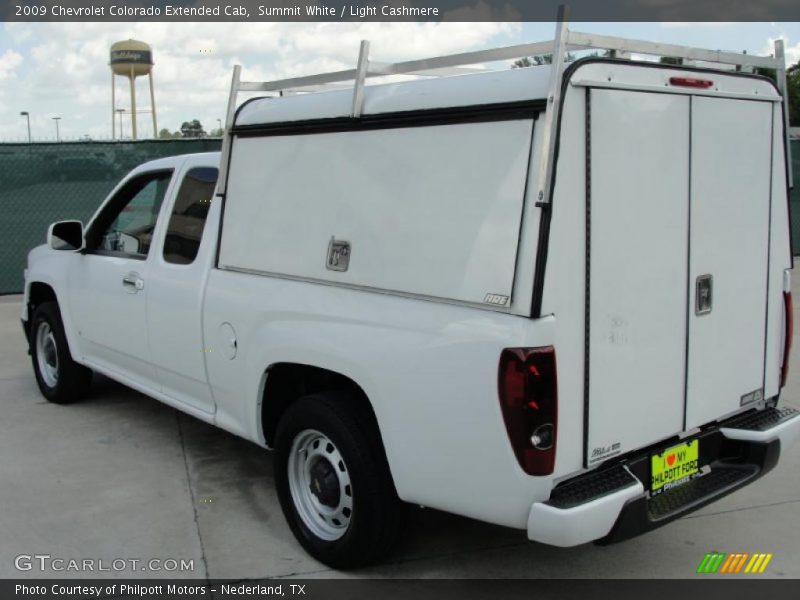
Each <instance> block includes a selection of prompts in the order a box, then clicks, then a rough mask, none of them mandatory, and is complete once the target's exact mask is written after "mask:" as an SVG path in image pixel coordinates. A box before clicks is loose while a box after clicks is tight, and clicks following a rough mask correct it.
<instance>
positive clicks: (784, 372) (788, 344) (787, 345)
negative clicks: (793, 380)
mask: <svg viewBox="0 0 800 600" xmlns="http://www.w3.org/2000/svg"><path fill="white" fill-rule="evenodd" d="M783 309H784V311H785V323H786V330H785V332H784V335H785V337H784V339H783V365H781V387H783V386H785V385H786V379H787V377H788V376H789V352H790V351H791V349H792V336H793V335H794V311H793V310H792V292H783Z"/></svg>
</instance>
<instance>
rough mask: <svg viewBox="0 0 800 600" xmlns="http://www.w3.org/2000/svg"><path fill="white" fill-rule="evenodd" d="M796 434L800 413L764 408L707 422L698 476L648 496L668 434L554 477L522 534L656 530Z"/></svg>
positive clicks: (761, 467) (557, 542)
mask: <svg viewBox="0 0 800 600" xmlns="http://www.w3.org/2000/svg"><path fill="white" fill-rule="evenodd" d="M798 436H800V412H798V411H795V410H793V409H787V408H784V409H775V408H770V409H764V410H761V411H757V412H752V413H747V414H746V415H743V416H740V417H736V418H734V419H731V420H729V421H726V422H723V423H720V424H719V425H716V426H714V427H711V428H709V429H706V430H704V431H702V432H701V433H699V434H698V435H696V436H692V437H693V439H695V438H696V439H699V440H700V465H701V467H702V471H703V475H702V476H700V477H697V478H695V479H693V480H692V481H689V482H687V483H685V484H683V485H681V486H678V487H675V488H672V489H670V490H667V491H665V492H662V493H661V494H658V495H657V496H654V497H651V496H650V493H649V491H648V487H649V480H650V456H651V454H653V453H654V452H656V451H657V450H658V448H667V447H669V446H670V445H672V444H674V443H675V440H670V441H668V442H665V443H663V444H661V445H659V447H658V448H649V449H646V450H645V451H642V452H640V453H636V454H633V455H631V456H628V457H626V458H625V459H624V460H623V461H621V462H618V463H616V464H614V465H611V466H609V467H601V468H600V469H598V470H595V471H590V472H589V473H585V474H583V475H580V476H578V477H576V478H574V479H570V480H568V481H565V482H563V483H561V484H559V485H558V486H557V487H556V488H555V489H554V490H553V493H552V494H551V496H550V499H549V500H548V501H547V502H536V503H534V504H533V506H532V507H531V510H530V514H529V516H528V538H529V539H531V540H533V541H537V542H542V543H545V544H551V545H554V546H577V545H579V544H583V543H586V542H591V541H597V542H598V543H601V544H609V543H614V542H619V541H622V540H625V539H628V538H631V537H634V536H636V535H639V534H642V533H645V532H646V531H650V530H652V529H656V528H658V527H661V526H662V525H665V524H667V523H669V522H670V521H673V520H675V519H677V518H680V517H682V516H684V515H686V514H688V513H690V512H693V511H695V510H697V509H699V508H701V507H703V506H705V505H707V504H709V503H711V502H714V501H715V500H718V499H719V498H722V497H723V496H726V495H728V494H730V493H731V492H734V491H736V490H737V489H740V488H742V487H744V486H745V485H748V484H750V483H752V482H753V481H755V480H756V479H758V478H759V477H761V476H763V475H765V474H766V473H768V472H769V471H770V470H771V469H772V468H773V467H774V466H775V465H776V464H777V462H778V457H779V455H780V452H781V448H786V447H788V446H789V445H790V444H791V443H792V442H793V441H795V440H796V439H797V437H798Z"/></svg>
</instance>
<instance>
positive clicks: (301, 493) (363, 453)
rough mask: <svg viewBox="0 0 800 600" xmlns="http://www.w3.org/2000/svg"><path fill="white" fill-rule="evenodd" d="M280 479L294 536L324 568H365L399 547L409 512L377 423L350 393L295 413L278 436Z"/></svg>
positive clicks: (318, 397) (311, 401)
mask: <svg viewBox="0 0 800 600" xmlns="http://www.w3.org/2000/svg"><path fill="white" fill-rule="evenodd" d="M275 480H276V485H277V491H278V498H279V500H280V503H281V508H282V509H283V513H284V515H285V516H286V519H287V521H288V522H289V526H290V527H291V529H292V532H293V533H294V535H295V537H296V538H297V540H298V541H299V542H300V543H301V544H302V545H303V547H304V548H305V549H306V551H307V552H308V553H309V554H311V555H312V556H313V557H314V558H316V559H318V560H320V561H322V562H323V563H325V564H327V565H329V566H331V567H335V568H340V569H346V568H353V567H358V566H362V565H365V564H368V563H371V562H375V561H377V560H379V559H380V558H381V557H382V556H384V555H385V554H386V553H387V552H388V551H389V550H390V549H391V548H392V546H393V545H394V542H395V541H396V539H397V537H398V534H399V531H400V526H401V522H402V519H401V516H402V512H403V505H402V502H401V501H400V500H399V498H398V497H397V493H396V491H395V488H394V484H393V482H392V477H391V474H390V473H389V466H388V464H387V461H386V456H385V452H384V449H383V445H382V443H381V440H380V436H379V433H378V430H377V424H376V423H375V422H374V418H372V416H371V414H369V413H368V412H367V410H366V409H364V408H363V407H362V406H360V404H359V403H358V402H357V401H355V400H354V398H353V397H352V396H350V395H349V394H345V393H341V392H329V393H322V394H314V395H310V396H306V397H304V398H301V399H299V400H297V401H296V402H294V403H293V404H291V405H290V406H289V408H288V409H287V410H286V412H285V413H284V415H283V416H282V418H281V420H280V422H279V424H278V431H277V433H276V437H275Z"/></svg>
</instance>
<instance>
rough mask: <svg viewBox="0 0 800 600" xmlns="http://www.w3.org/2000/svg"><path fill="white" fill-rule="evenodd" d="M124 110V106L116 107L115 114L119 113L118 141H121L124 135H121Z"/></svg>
mask: <svg viewBox="0 0 800 600" xmlns="http://www.w3.org/2000/svg"><path fill="white" fill-rule="evenodd" d="M124 112H125V109H124V108H118V109H117V114H118V115H119V139H120V141H122V139H123V138H124V137H125V136H124V135H123V133H122V113H124Z"/></svg>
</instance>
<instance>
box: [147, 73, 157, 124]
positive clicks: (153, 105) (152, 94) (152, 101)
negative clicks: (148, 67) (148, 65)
mask: <svg viewBox="0 0 800 600" xmlns="http://www.w3.org/2000/svg"><path fill="white" fill-rule="evenodd" d="M148 77H149V78H150V108H151V110H152V111H153V137H154V138H156V139H158V125H156V94H155V92H154V91H153V71H150V73H148Z"/></svg>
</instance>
